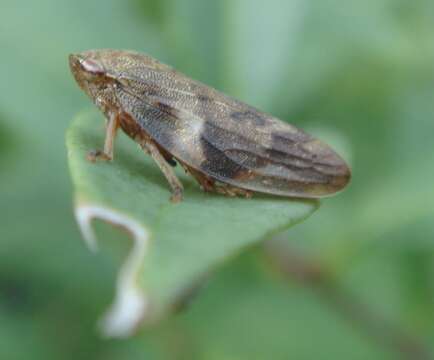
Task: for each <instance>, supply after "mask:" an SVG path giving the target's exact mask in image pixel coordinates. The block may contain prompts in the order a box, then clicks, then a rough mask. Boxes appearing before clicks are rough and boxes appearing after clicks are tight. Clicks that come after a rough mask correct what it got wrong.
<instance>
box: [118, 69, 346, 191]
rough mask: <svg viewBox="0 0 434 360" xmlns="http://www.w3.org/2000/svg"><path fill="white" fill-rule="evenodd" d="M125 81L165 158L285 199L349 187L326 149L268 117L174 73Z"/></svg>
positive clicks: (342, 170)
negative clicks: (163, 150) (178, 160)
mask: <svg viewBox="0 0 434 360" xmlns="http://www.w3.org/2000/svg"><path fill="white" fill-rule="evenodd" d="M147 79H148V80H147V81H146V83H145V82H144V81H143V79H140V80H137V79H135V78H134V76H131V74H130V75H129V76H128V78H127V81H128V86H125V92H126V93H128V94H129V95H130V96H133V97H134V98H135V99H136V100H138V103H139V104H136V106H135V108H134V109H132V111H135V117H136V118H138V119H139V120H140V122H141V124H142V125H143V127H144V128H145V130H146V131H148V132H149V133H150V135H151V136H152V137H153V138H154V139H155V140H156V141H157V142H158V143H159V144H160V145H161V146H162V147H163V148H165V149H166V150H167V151H169V152H170V153H172V154H173V155H174V156H175V157H177V158H179V159H181V160H182V161H184V162H185V163H187V164H188V165H189V166H191V167H193V168H194V169H196V170H198V171H201V172H203V173H205V174H207V175H209V176H211V177H213V178H215V179H217V180H219V181H221V182H223V183H227V184H230V185H233V186H236V187H240V188H244V189H249V190H254V191H259V192H265V193H273V194H278V195H285V196H300V197H321V196H325V195H328V194H331V193H334V192H336V191H338V190H340V189H341V188H342V187H344V186H345V185H346V183H347V182H348V179H349V170H348V168H347V166H346V164H345V162H344V161H343V160H342V159H341V158H340V157H339V156H338V155H337V154H336V153H335V152H334V151H333V150H331V149H330V147H328V146H327V145H325V144H323V143H321V142H320V141H318V140H316V139H314V138H312V137H311V136H310V135H308V134H306V133H304V132H303V131H301V130H299V129H297V128H295V127H294V126H291V125H289V124H286V123H284V122H282V121H280V120H278V119H276V118H273V117H272V116H270V115H267V114H265V113H263V112H260V111H258V110H257V109H255V108H253V107H251V106H249V105H246V104H244V103H242V102H239V101H237V100H235V99H233V98H231V97H228V96H226V95H224V94H222V93H220V92H218V91H216V90H214V89H212V88H210V87H208V86H205V85H203V84H201V83H199V82H196V81H194V80H191V79H189V78H187V77H185V76H184V75H182V74H179V73H177V72H175V71H171V72H153V73H152V74H150V75H149V76H148V77H147Z"/></svg>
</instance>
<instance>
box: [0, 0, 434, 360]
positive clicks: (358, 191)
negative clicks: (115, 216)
mask: <svg viewBox="0 0 434 360" xmlns="http://www.w3.org/2000/svg"><path fill="white" fill-rule="evenodd" d="M106 47H110V48H127V49H135V50H138V51H143V52H146V53H148V54H151V55H153V56H154V57H156V58H158V59H160V60H162V61H163V62H166V63H169V64H170V65H172V66H174V67H176V68H177V69H179V70H180V71H182V72H185V73H187V74H188V75H190V76H192V77H194V78H196V79H199V80H201V81H202V82H205V83H207V84H210V85H212V86H214V87H217V88H218V89H220V90H222V91H224V92H226V93H228V94H230V95H232V96H235V97H237V98H240V99H242V100H244V101H246V102H248V103H251V104H252V105H255V106H256V107H259V108H261V109H263V110H265V111H267V112H270V113H273V114H274V115H276V116H277V117H280V118H283V119H286V120H288V121H290V122H292V123H293V124H296V125H298V126H300V127H303V128H305V129H309V130H311V131H312V132H316V133H318V134H323V136H324V138H326V139H329V141H330V142H332V143H334V144H335V145H336V146H337V147H338V148H340V149H341V151H343V152H344V153H345V154H346V156H347V158H349V159H351V163H352V167H353V181H352V183H351V186H350V187H349V188H348V189H347V190H346V191H345V192H343V193H342V194H340V195H339V196H337V197H334V198H332V199H329V200H326V201H324V202H323V206H322V207H321V208H320V210H319V211H318V212H317V213H316V214H315V215H314V216H312V217H311V218H310V219H308V220H307V221H306V222H304V223H303V224H301V225H299V226H296V227H295V228H294V229H292V230H291V231H289V232H288V233H287V234H283V235H281V236H279V237H278V239H275V240H274V241H273V242H272V243H270V244H268V245H267V247H266V249H265V250H264V249H263V248H257V249H252V250H250V251H249V252H247V253H245V254H242V255H241V256H239V257H237V258H236V259H232V260H231V261H228V262H227V263H226V265H225V266H223V267H222V268H221V269H220V270H219V271H218V272H216V273H215V274H214V275H213V276H212V277H210V279H209V281H208V282H207V284H206V285H205V286H204V288H203V289H202V291H201V293H200V294H199V295H198V297H197V298H196V299H195V300H194V301H193V302H192V303H191V305H190V306H189V307H188V308H187V309H186V310H185V311H184V312H181V313H180V314H178V315H176V316H173V317H171V318H169V319H167V320H165V321H163V322H162V323H161V324H159V325H158V326H156V327H154V328H151V329H145V330H141V331H140V332H139V333H138V334H137V336H135V337H133V338H131V339H128V340H104V339H101V338H100V337H99V336H98V334H97V332H96V330H95V323H96V321H97V319H98V317H99V316H100V314H101V312H102V311H103V309H105V307H106V306H107V304H108V303H109V302H110V300H111V297H112V296H113V291H114V280H115V276H116V267H117V265H118V264H117V263H116V261H114V259H113V256H111V255H110V254H109V253H107V252H106V251H104V250H103V251H102V252H100V253H99V254H97V255H92V254H90V253H89V251H88V250H87V249H86V248H85V246H84V244H83V243H82V241H81V236H80V235H79V233H78V230H77V226H76V225H75V222H74V219H73V215H72V201H71V199H72V189H71V184H70V181H69V174H68V170H67V163H66V150H65V146H64V134H65V130H66V128H67V127H68V124H69V123H70V121H71V119H72V118H73V116H74V115H75V114H76V113H77V112H79V111H81V110H82V109H83V108H90V107H91V104H90V102H89V101H88V100H87V99H86V97H85V96H84V95H83V94H82V93H81V91H80V90H79V89H78V87H77V86H76V84H75V83H74V81H73V80H72V78H71V76H70V73H69V69H68V66H67V55H68V54H69V53H71V52H76V51H81V50H86V49H91V48H106ZM0 54H1V56H0V79H1V81H0V245H1V246H0V359H76V358H80V359H125V360H129V359H207V360H208V359H209V360H217V359H219V360H220V359H222V360H226V359H227V360H235V359H314V358H315V359H395V358H399V357H400V356H402V357H405V358H409V359H416V358H430V351H433V350H434V244H433V241H434V225H433V216H434V205H433V203H434V186H433V185H434V141H433V134H434V2H433V1H432V0H415V1H408V0H364V1H361V0H360V1H356V0H355V1H345V0H323V1H313V0H287V1H283V0H282V1H279V0H268V1H261V0H232V1H229V0H222V1H208V0H176V1H175V0H123V1H120V0H119V1H115V0H105V1H104V0H100V1H84V0H76V1H67V0H38V1H29V0H28V1H25V0H0ZM252 221H254V219H252ZM270 249H271V251H270ZM273 249H279V251H277V252H278V253H284V252H283V251H281V249H285V251H286V252H287V253H288V254H290V255H289V256H287V257H285V258H284V259H279V260H276V259H275V257H273V256H271V255H270V253H275V252H276V251H275V250H273ZM281 270H283V272H282V271H281Z"/></svg>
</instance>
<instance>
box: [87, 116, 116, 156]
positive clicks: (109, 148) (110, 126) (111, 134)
mask: <svg viewBox="0 0 434 360" xmlns="http://www.w3.org/2000/svg"><path fill="white" fill-rule="evenodd" d="M118 127H119V117H118V114H114V113H113V114H110V118H109V119H108V122H107V126H106V134H105V141H104V150H103V151H101V150H91V151H89V153H88V154H87V159H88V160H89V161H92V162H95V161H97V160H104V161H109V160H113V147H114V139H115V137H116V132H117V130H118Z"/></svg>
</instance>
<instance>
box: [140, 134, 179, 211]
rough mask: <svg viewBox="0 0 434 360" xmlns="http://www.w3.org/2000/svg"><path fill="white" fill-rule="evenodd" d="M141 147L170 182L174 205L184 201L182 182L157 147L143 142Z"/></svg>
mask: <svg viewBox="0 0 434 360" xmlns="http://www.w3.org/2000/svg"><path fill="white" fill-rule="evenodd" d="M141 146H142V148H143V150H144V151H145V152H146V153H148V154H149V155H150V156H151V157H152V158H153V159H154V160H155V162H156V163H157V165H158V167H159V168H160V170H161V171H162V172H163V174H164V176H165V177H166V179H167V181H168V182H169V185H170V187H171V188H172V196H171V197H170V200H171V201H172V202H173V203H177V202H180V201H181V200H182V193H183V190H184V187H183V186H182V183H181V181H179V179H178V178H177V177H176V174H175V172H174V171H173V169H172V167H171V166H170V164H169V163H168V162H167V161H166V159H165V158H164V156H163V155H162V154H161V152H160V151H159V150H158V147H157V145H155V144H154V142H152V141H143V142H142V144H141Z"/></svg>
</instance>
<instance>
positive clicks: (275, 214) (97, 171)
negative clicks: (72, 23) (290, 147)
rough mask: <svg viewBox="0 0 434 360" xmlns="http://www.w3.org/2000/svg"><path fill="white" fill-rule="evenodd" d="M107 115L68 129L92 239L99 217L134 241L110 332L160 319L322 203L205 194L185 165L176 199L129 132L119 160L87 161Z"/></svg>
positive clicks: (107, 322) (79, 200) (78, 203)
mask: <svg viewBox="0 0 434 360" xmlns="http://www.w3.org/2000/svg"><path fill="white" fill-rule="evenodd" d="M101 117H102V116H101V115H96V114H95V113H94V112H91V113H84V114H81V115H79V116H78V117H77V118H76V119H75V121H74V122H73V123H72V125H71V127H70V129H69V131H68V134H67V147H68V157H69V166H70V170H71V175H72V180H73V184H74V187H75V213H76V217H77V220H78V223H79V225H80V226H81V229H82V232H83V235H84V237H85V238H86V239H87V241H89V244H90V245H91V246H94V247H95V245H96V244H95V236H94V234H93V231H92V228H91V224H90V220H91V219H92V218H98V219H102V220H104V221H106V222H108V223H111V224H114V225H117V226H120V227H121V228H124V229H125V230H127V232H128V233H130V234H131V235H132V237H133V239H134V242H133V246H132V248H131V250H130V252H129V253H128V255H127V256H126V259H125V261H124V262H123V265H122V266H121V269H120V272H119V275H118V282H117V294H116V297H115V301H114V303H113V305H112V307H111V309H110V310H109V312H108V314H107V315H106V316H105V318H104V319H103V321H102V330H103V332H104V333H105V334H106V335H108V336H126V335H129V334H130V333H131V331H132V330H133V329H134V328H136V326H137V325H138V322H139V321H140V320H145V321H146V323H151V322H155V321H156V320H157V319H159V318H161V316H162V315H164V314H165V313H166V312H168V311H169V310H170V309H171V308H172V307H173V305H174V303H176V302H177V300H179V298H180V296H182V295H183V294H185V293H186V292H187V291H188V290H189V289H191V288H192V286H193V285H194V284H195V283H197V281H198V280H200V279H202V278H203V277H204V276H205V275H206V274H207V273H209V272H210V270H212V269H213V268H215V267H216V266H217V265H219V264H220V263H222V262H223V261H224V260H226V259H227V258H231V257H233V256H234V255H236V254H237V253H238V252H240V251H241V250H243V249H244V248H246V247H247V246H250V245H253V244H256V243H258V242H260V241H261V240H264V239H265V238H267V237H269V236H271V235H272V234H274V233H277V232H280V231H283V230H286V229H288V228H289V227H290V226H292V225H294V224H296V223H298V222H300V221H301V220H303V219H305V218H306V217H308V216H309V215H310V214H311V213H312V212H314V211H315V209H316V208H317V207H318V202H316V201H303V200H291V199H287V198H277V197H271V196H259V195H257V196H254V197H253V199H244V198H228V197H224V196H221V195H215V194H205V193H203V192H202V191H201V190H200V188H199V186H198V185H197V184H196V183H195V182H194V181H193V180H192V179H190V178H188V177H187V176H186V175H185V174H183V173H182V172H181V170H180V169H177V171H179V172H178V175H179V177H180V179H181V181H182V182H183V183H184V186H185V194H184V200H183V201H182V202H181V203H180V204H176V205H175V204H172V203H171V202H170V201H169V196H170V191H169V186H168V184H167V183H166V180H165V179H164V176H163V175H162V174H161V173H160V172H159V170H158V168H157V166H156V165H155V164H154V163H153V161H152V159H150V158H149V157H147V156H145V155H144V154H143V152H142V151H141V150H140V149H139V148H138V147H137V146H135V144H134V143H133V141H131V140H130V139H127V137H126V136H125V135H124V134H120V136H119V137H118V138H117V141H116V144H115V159H114V161H113V162H111V163H103V162H98V163H96V164H94V163H90V162H88V161H87V160H86V153H87V152H88V151H89V150H91V149H95V148H99V147H101V145H102V144H103V140H104V126H103V121H102V119H101ZM117 251H119V249H117Z"/></svg>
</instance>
